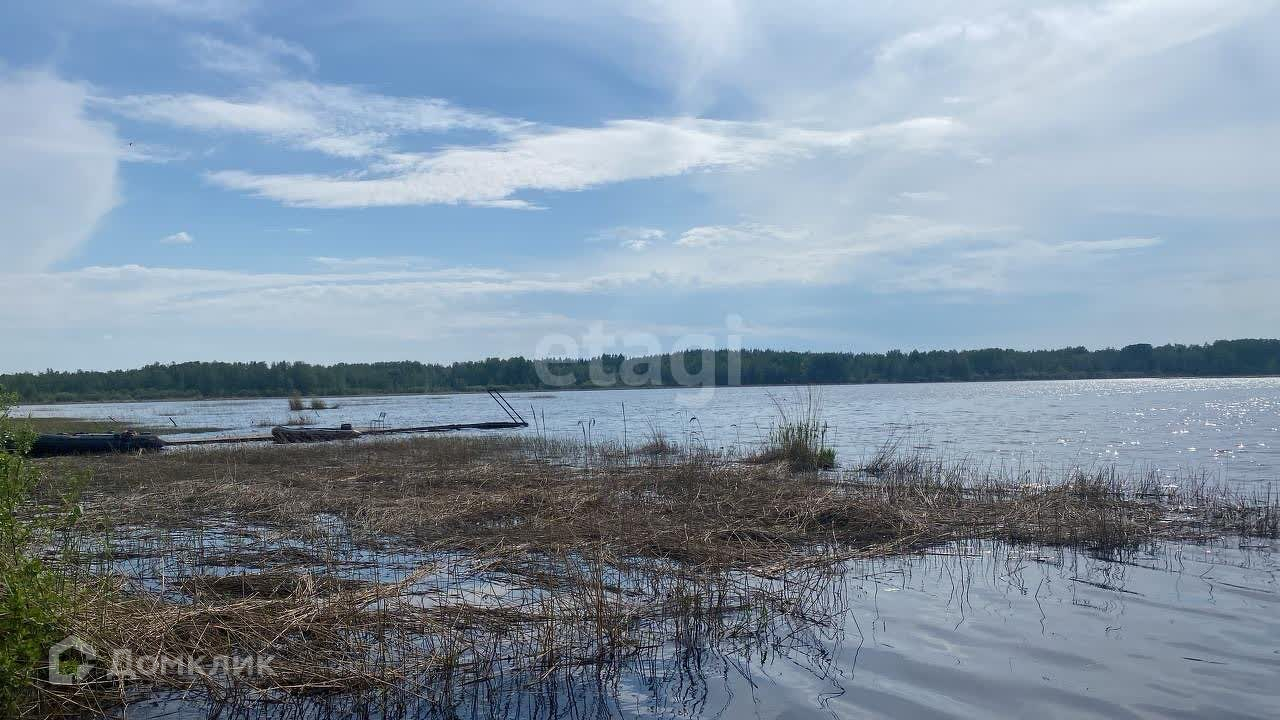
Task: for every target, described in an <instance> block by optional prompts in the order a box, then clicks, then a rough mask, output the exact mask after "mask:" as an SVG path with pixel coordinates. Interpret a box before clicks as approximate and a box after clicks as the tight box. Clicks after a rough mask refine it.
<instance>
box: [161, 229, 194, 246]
mask: <svg viewBox="0 0 1280 720" xmlns="http://www.w3.org/2000/svg"><path fill="white" fill-rule="evenodd" d="M195 241H196V239H195V238H193V237H191V233H189V232H187V231H186V230H180V231H178V232H176V233H173V234H172V235H165V236H164V237H162V238H160V244H161V245H190V244H191V243H193V242H195Z"/></svg>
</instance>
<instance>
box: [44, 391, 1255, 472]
mask: <svg viewBox="0 0 1280 720" xmlns="http://www.w3.org/2000/svg"><path fill="white" fill-rule="evenodd" d="M806 392H807V391H805V390H803V389H797V388H787V387H730V388H716V389H704V390H678V389H668V388H661V389H636V390H597V391H567V392H557V393H545V392H536V393H509V394H508V397H509V398H510V400H511V402H512V404H513V405H515V407H516V409H517V410H518V411H519V412H520V413H522V414H523V415H524V416H525V417H526V418H527V419H529V420H530V421H533V422H535V424H536V428H530V429H529V430H527V431H522V432H545V433H547V434H548V435H551V436H554V437H562V438H567V439H579V440H582V439H590V440H592V441H593V442H594V441H599V440H606V439H607V440H617V441H622V440H623V439H624V437H625V439H626V440H627V441H628V442H629V443H631V444H633V445H634V444H637V443H639V442H643V441H644V440H646V439H647V438H649V437H650V436H651V435H652V434H654V433H663V434H666V435H667V436H669V437H671V438H672V439H679V440H685V441H693V442H699V443H705V444H707V445H708V446H711V447H713V448H720V447H724V448H737V449H742V450H749V449H750V448H751V447H753V446H754V445H755V444H756V443H758V442H759V441H760V440H761V438H762V437H764V436H765V435H767V434H768V431H769V429H770V428H771V427H773V426H774V425H775V424H776V423H777V422H778V417H779V411H778V407H777V405H778V404H781V405H782V406H783V407H784V408H787V409H790V410H791V411H792V412H795V411H796V407H795V405H796V404H797V401H799V404H801V405H803V404H804V403H805V401H806V399H807V398H806ZM817 392H818V393H819V394H820V404H821V415H822V417H823V418H824V419H825V420H826V422H827V423H828V424H829V426H830V430H829V433H828V437H827V439H828V442H829V443H830V444H832V445H833V446H834V447H836V449H837V450H838V452H839V455H840V458H841V460H842V461H843V462H844V463H846V464H848V463H852V462H856V461H857V460H858V459H861V458H865V457H866V456H868V455H869V454H870V453H872V452H874V450H875V449H876V448H877V447H879V446H881V445H882V444H884V443H885V442H886V441H887V440H889V439H896V440H897V441H898V442H899V443H900V444H901V445H902V446H903V447H904V448H908V449H910V448H920V449H923V450H924V451H925V452H927V453H931V454H940V455H945V456H947V457H951V458H959V457H970V458H973V459H976V460H979V461H981V462H991V463H1002V464H1006V465H1024V466H1034V465H1039V464H1049V465H1054V466H1066V465H1112V464H1114V465H1117V466H1119V467H1121V468H1122V469H1129V468H1132V469H1138V470H1142V469H1152V468H1154V469H1162V470H1165V471H1168V472H1172V471H1174V470H1183V471H1198V470H1204V471H1208V472H1211V473H1213V474H1215V475H1217V476H1219V477H1224V478H1226V479H1228V480H1231V481H1233V482H1240V483H1250V484H1256V483H1266V482H1270V481H1274V480H1277V479H1280V378H1224V379H1213V378H1210V379H1204V378H1197V379H1150V380H1066V381H1045V382H998V383H921V384H911V385H836V386H825V387H822V388H821V389H820V390H818V391H817ZM325 400H327V401H328V402H329V403H331V404H334V405H337V407H336V408H335V409H331V410H322V411H310V410H308V411H304V412H303V413H301V414H303V415H305V416H307V419H309V420H314V421H315V422H316V423H319V424H323V425H336V424H338V423H342V422H350V423H352V424H354V425H356V426H357V427H364V426H368V425H370V424H371V423H373V422H375V421H382V422H383V423H384V424H386V425H388V426H391V427H395V426H415V425H426V424H433V423H452V422H479V421H486V420H505V419H507V418H506V416H505V415H504V414H503V412H502V411H501V410H500V409H499V408H498V406H497V405H496V404H495V403H493V402H492V401H491V400H490V399H489V398H488V397H487V396H486V395H484V394H456V395H402V396H387V397H353V398H334V397H329V398H325ZM19 412H20V413H26V412H30V413H32V414H34V415H47V416H62V417H84V418H92V419H105V418H109V417H110V418H115V419H117V420H122V421H129V422H135V423H140V424H145V425H154V426H166V425H172V426H174V431H173V432H172V433H171V434H170V435H168V436H167V437H170V438H173V439H182V438H190V437H195V436H192V435H190V434H188V433H183V432H182V429H183V428H197V427H216V428H221V429H222V432H221V433H220V434H223V435H245V434H264V433H265V430H264V427H270V426H271V425H272V424H276V423H283V422H285V421H286V420H287V419H288V418H289V417H290V416H291V415H294V416H296V415H298V414H299V413H296V412H294V413H291V412H289V410H288V403H287V400H285V399H284V398H267V399H252V400H216V401H171V402H138V403H85V404H72V405H31V406H24V407H22V408H20V409H19ZM383 413H385V415H383Z"/></svg>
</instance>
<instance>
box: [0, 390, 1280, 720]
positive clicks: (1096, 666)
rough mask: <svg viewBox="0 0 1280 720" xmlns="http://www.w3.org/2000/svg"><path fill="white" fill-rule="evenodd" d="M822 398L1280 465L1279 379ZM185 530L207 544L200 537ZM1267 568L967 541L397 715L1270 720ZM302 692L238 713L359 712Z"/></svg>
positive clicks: (576, 424) (169, 706)
mask: <svg viewBox="0 0 1280 720" xmlns="http://www.w3.org/2000/svg"><path fill="white" fill-rule="evenodd" d="M804 392H805V391H804V390H803V389H795V388H760V387H753V388H723V389H718V390H714V391H710V392H690V391H681V390H673V389H654V390H624V391H590V392H560V393H510V394H508V397H509V398H510V400H511V402H512V403H513V404H514V405H515V406H516V407H517V409H518V410H520V412H521V413H523V414H524V415H525V416H526V417H527V418H529V419H530V420H533V419H534V418H535V417H536V422H537V428H534V427H530V428H529V429H527V430H517V431H509V432H523V433H534V432H546V433H547V434H549V435H553V436H557V437H563V438H566V439H575V438H576V439H582V438H583V437H584V434H585V435H586V436H587V437H589V438H590V439H591V440H593V441H599V440H604V439H617V440H622V439H623V437H624V434H625V437H626V439H627V441H628V442H630V443H632V444H633V445H634V444H637V443H639V442H643V441H644V440H645V439H646V438H647V437H648V436H649V435H650V434H651V433H654V432H662V433H665V434H667V435H668V436H670V437H672V438H675V439H679V440H684V441H693V442H704V443H706V444H707V445H709V446H712V447H725V448H733V447H740V448H742V449H749V448H750V447H751V446H752V445H754V444H755V443H757V442H759V440H760V439H761V438H762V437H763V436H764V435H766V434H767V433H768V430H769V428H770V427H771V426H772V425H773V424H775V423H776V422H777V418H778V409H777V407H776V405H777V403H781V404H782V405H783V406H784V407H787V406H789V405H792V404H794V403H795V402H796V401H799V402H801V403H803V401H804ZM820 392H821V405H822V415H823V417H825V418H826V420H827V422H828V423H829V424H830V432H829V436H828V439H829V441H830V442H831V444H832V445H834V446H835V447H836V448H837V450H838V451H839V453H840V456H841V459H842V460H843V461H844V462H845V463H846V464H855V463H856V462H857V460H858V459H859V458H863V457H866V456H867V455H869V454H870V453H872V452H874V450H875V449H876V448H878V447H879V446H881V445H882V444H884V443H885V442H886V441H887V440H890V439H895V438H896V439H897V440H898V441H899V442H900V443H901V444H902V445H903V446H905V447H908V448H912V447H919V448H923V449H924V450H925V451H926V452H930V453H935V454H941V455H945V456H948V457H952V458H961V457H970V458H973V459H975V460H978V461H982V462H992V463H1003V464H1006V465H1008V466H1019V465H1020V466H1034V465H1050V466H1066V465H1090V466H1099V465H1113V464H1114V465H1118V466H1120V467H1121V468H1125V469H1130V468H1131V469H1148V468H1160V469H1163V470H1164V471H1166V472H1169V473H1175V472H1196V471H1206V472H1209V473H1211V474H1213V475H1215V476H1217V477H1221V478H1225V479H1228V480H1230V481H1232V482H1235V483H1238V484H1240V485H1241V486H1245V487H1253V488H1256V489H1261V488H1263V487H1266V486H1267V483H1270V482H1273V481H1274V480H1276V479H1280V454H1278V453H1277V445H1278V444H1280V379H1275V378H1269V379H1194V380H1104V381H1067V382H1034V383H1032V382H1027V383H1023V382H1018V383H970V384H919V385H862V386H828V387H824V388H822V389H821V391H820ZM325 399H326V400H327V401H329V402H331V403H333V404H336V405H337V406H338V407H336V408H334V409H331V410H324V411H317V412H312V411H306V414H308V415H313V416H315V419H316V421H317V422H318V423H320V424H324V425H336V424H338V423H340V422H351V423H353V424H355V425H357V426H367V425H369V424H370V422H371V421H372V420H374V419H375V418H381V419H383V420H384V421H385V423H386V424H387V425H389V426H407V425H423V424H431V423H446V422H475V421H485V420H495V419H505V416H504V415H503V414H502V411H501V410H499V408H498V407H497V406H496V405H495V404H494V403H493V402H492V401H491V400H490V399H489V398H488V397H486V396H484V395H438V396H398V397H360V398H325ZM775 401H776V402H775ZM624 404H625V422H624V419H623V418H624V414H623V408H624ZM20 412H24V413H25V412H30V413H32V414H34V415H60V416H64V417H87V418H107V417H114V418H115V419H117V420H124V421H131V422H136V423H141V424H147V425H160V424H165V423H170V424H172V423H176V424H177V425H178V426H179V427H178V428H176V429H175V432H174V433H172V434H171V435H170V436H169V437H172V438H184V437H205V435H191V434H189V433H183V432H182V428H184V427H185V428H195V427H209V426H212V427H218V428H222V430H221V431H220V433H219V434H225V435H243V434H260V433H261V432H262V429H261V428H260V427H258V426H259V425H262V424H270V423H278V422H282V421H284V420H285V419H286V418H287V417H288V416H289V415H290V414H291V413H290V412H289V411H288V408H287V402H286V400H284V399H282V398H274V399H255V400H227V401H204V402H191V401H177V402H145V403H104V404H78V405H54V406H29V407H25V408H22V409H21V410H20ZM382 413H386V415H385V417H381V414H382ZM293 414H296V413H293ZM503 432H508V431H503ZM200 537H201V540H200V542H202V543H203V542H207V539H208V538H207V535H206V534H204V533H201V535H200ZM244 542H249V541H244ZM255 542H256V541H255ZM171 552H172V551H171V550H169V551H166V553H171ZM170 557H171V556H170V554H166V555H164V556H163V557H161V558H159V560H157V561H156V562H161V563H163V562H168V561H169V558H170ZM355 559H356V560H361V559H362V558H361V557H356V558H355ZM379 559H380V560H381V561H386V558H383V557H380V558H379ZM162 569H163V568H162ZM1277 571H1280V543H1277V542H1276V541H1274V540H1248V541H1244V540H1238V539H1232V538H1229V539H1226V540H1224V541H1222V542H1219V543H1212V544H1208V545H1195V544H1155V545H1153V546H1151V547H1148V548H1144V549H1142V550H1139V551H1136V552H1129V553H1126V554H1125V555H1124V556H1122V557H1096V556H1092V555H1090V554H1088V553H1085V552H1079V551H1075V550H1063V549H1052V548H1042V547H1008V546H1001V545H995V544H991V543H961V544H955V545H951V546H946V547H940V548H935V549H933V550H932V551H930V552H929V553H927V554H923V555H911V556H903V557H894V558H887V559H883V560H876V561H864V562H856V563H852V564H850V565H849V566H848V567H847V568H845V572H844V573H843V574H842V575H841V576H840V577H838V578H833V579H832V586H831V587H830V588H829V589H828V590H826V591H824V593H823V595H822V599H821V601H820V602H815V604H814V605H813V606H810V607H806V608H805V609H806V612H808V613H810V614H812V616H814V617H815V618H825V619H826V620H828V621H829V622H814V623H804V622H801V623H797V624H790V625H787V624H784V625H780V626H777V627H774V628H771V629H770V632H769V633H768V634H767V636H758V637H752V638H743V639H741V640H740V641H739V642H736V643H727V644H726V643H720V644H712V645H710V646H705V647H704V646H697V647H693V646H689V647H670V648H666V649H665V651H664V653H663V654H661V655H660V656H658V657H652V656H651V657H648V658H647V659H646V660H645V661H644V662H632V663H630V664H627V665H625V666H623V667H621V668H614V669H613V670H612V671H611V673H610V675H609V676H608V678H607V680H606V681H597V680H591V679H590V678H589V677H588V678H587V679H586V680H585V681H583V682H578V683H567V684H565V683H562V684H559V685H556V686H553V687H543V686H540V685H537V684H519V685H514V686H512V687H508V688H502V689H501V692H500V693H498V694H496V695H493V694H483V693H480V692H478V691H477V692H476V693H475V695H474V697H472V696H471V695H470V694H469V692H470V691H468V693H463V694H462V696H461V698H460V700H459V703H458V704H457V705H454V706H452V707H450V708H447V709H443V708H440V707H438V706H430V704H429V703H427V701H425V700H423V701H418V702H421V703H422V707H418V706H416V705H411V706H410V707H409V708H408V709H407V710H406V709H405V708H403V707H402V708H401V710H402V711H404V712H407V714H408V716H411V717H510V718H514V719H519V720H523V719H525V718H541V717H548V718H550V717H566V718H606V717H608V718H612V717H645V718H648V717H652V718H738V717H759V718H770V719H773V718H777V719H782V718H786V719H787V720H797V719H802V718H831V717H838V718H843V717H883V718H905V717H971V718H992V717H998V718H1018V717H1029V716H1038V717H1045V718H1052V717H1073V718H1074V717H1099V718H1114V717H1153V718H1155V717H1159V718H1164V717H1187V718H1192V717H1195V718H1199V717H1251V718H1253V717H1256V718H1266V717H1276V708H1277V707H1280V685H1278V684H1277V683H1276V678H1278V677H1280V621H1278V620H1277V618H1280V583H1278V582H1277ZM142 574H143V575H146V573H142ZM151 574H152V575H156V576H158V577H161V578H163V577H168V576H170V575H172V573H170V572H168V571H167V570H165V571H163V572H152V573H151ZM584 672H587V671H586V670H584ZM468 698H471V699H468ZM495 698H496V699H495ZM302 702H303V705H304V707H297V706H295V705H292V704H284V705H279V706H276V705H271V704H265V705H263V704H259V705H255V706H253V707H252V708H251V709H249V710H248V711H247V713H246V714H245V715H244V717H254V718H260V717H280V718H286V717H288V718H293V717H346V716H348V715H349V713H350V712H351V710H352V708H344V707H343V706H342V700H341V699H339V700H336V701H333V702H335V703H336V705H334V706H326V705H325V704H324V703H327V702H329V701H320V700H316V701H314V702H316V703H320V705H312V704H311V703H312V702H313V701H311V700H304V701H302ZM494 703H498V704H496V705H495V704H494ZM355 709H356V710H359V711H361V712H364V713H365V714H366V715H367V716H371V717H377V716H380V715H385V716H387V717H393V716H400V715H397V713H391V712H386V713H379V712H378V711H377V710H376V709H370V708H369V707H363V708H361V707H357V708H355ZM213 712H220V713H222V715H221V716H222V717H241V715H239V714H237V713H235V712H230V711H227V710H226V709H225V708H222V707H220V706H210V705H208V704H207V702H206V701H201V700H200V699H199V698H196V697H191V696H181V695H170V696H163V695H162V696H153V697H150V698H147V699H145V700H143V701H142V702H139V703H137V704H135V705H133V706H131V707H130V708H129V709H128V717H130V718H143V717H155V718H160V717H166V718H199V717H206V716H209V715H210V714H211V713H213ZM401 714H404V713H401Z"/></svg>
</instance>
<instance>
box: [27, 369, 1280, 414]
mask: <svg viewBox="0 0 1280 720" xmlns="http://www.w3.org/2000/svg"><path fill="white" fill-rule="evenodd" d="M1268 378H1280V374H1253V375H1100V376H1091V377H1053V378H978V379H969V380H960V379H951V380H879V381H865V382H825V383H750V384H746V383H743V384H737V385H709V386H691V387H690V386H682V385H639V386H632V385H616V386H610V387H566V388H504V387H500V386H494V388H493V389H495V390H498V391H500V392H504V393H511V394H521V395H529V394H553V393H567V392H598V391H603V390H702V389H704V388H710V389H713V390H726V389H733V388H754V387H763V388H803V387H848V386H864V385H959V384H978V383H1019V382H1026V383H1032V382H1034V383H1039V382H1082V381H1092V380H1262V379H1268ZM484 392H486V389H485V388H475V389H465V390H426V391H422V392H372V393H343V394H337V393H314V394H305V395H304V397H307V398H323V399H338V400H341V399H343V398H390V397H414V396H446V395H476V394H480V393H484ZM289 397H290V396H289V395H278V394H271V395H215V396H165V397H153V398H124V399H103V400H59V401H52V402H27V401H24V400H21V399H19V404H18V405H17V406H16V407H15V409H19V408H27V407H34V406H46V407H48V406H55V407H64V406H67V407H69V406H75V405H105V404H111V405H130V404H136V403H153V402H155V403H170V402H184V401H185V402H227V401H232V400H281V401H288V399H289Z"/></svg>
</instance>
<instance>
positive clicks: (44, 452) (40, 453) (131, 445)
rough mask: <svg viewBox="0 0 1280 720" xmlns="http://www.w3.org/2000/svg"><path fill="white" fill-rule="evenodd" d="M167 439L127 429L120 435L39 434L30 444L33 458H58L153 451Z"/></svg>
mask: <svg viewBox="0 0 1280 720" xmlns="http://www.w3.org/2000/svg"><path fill="white" fill-rule="evenodd" d="M164 446H165V442H164V440H162V439H161V438H160V436H158V435H152V434H151V433H138V432H133V431H132V430H126V431H125V432H119V433H58V434H56V435H37V436H36V439H35V442H33V443H32V444H31V452H30V455H31V456H32V457H53V456H57V455H97V454H102V453H124V452H154V451H157V450H161V449H163V448H164Z"/></svg>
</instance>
